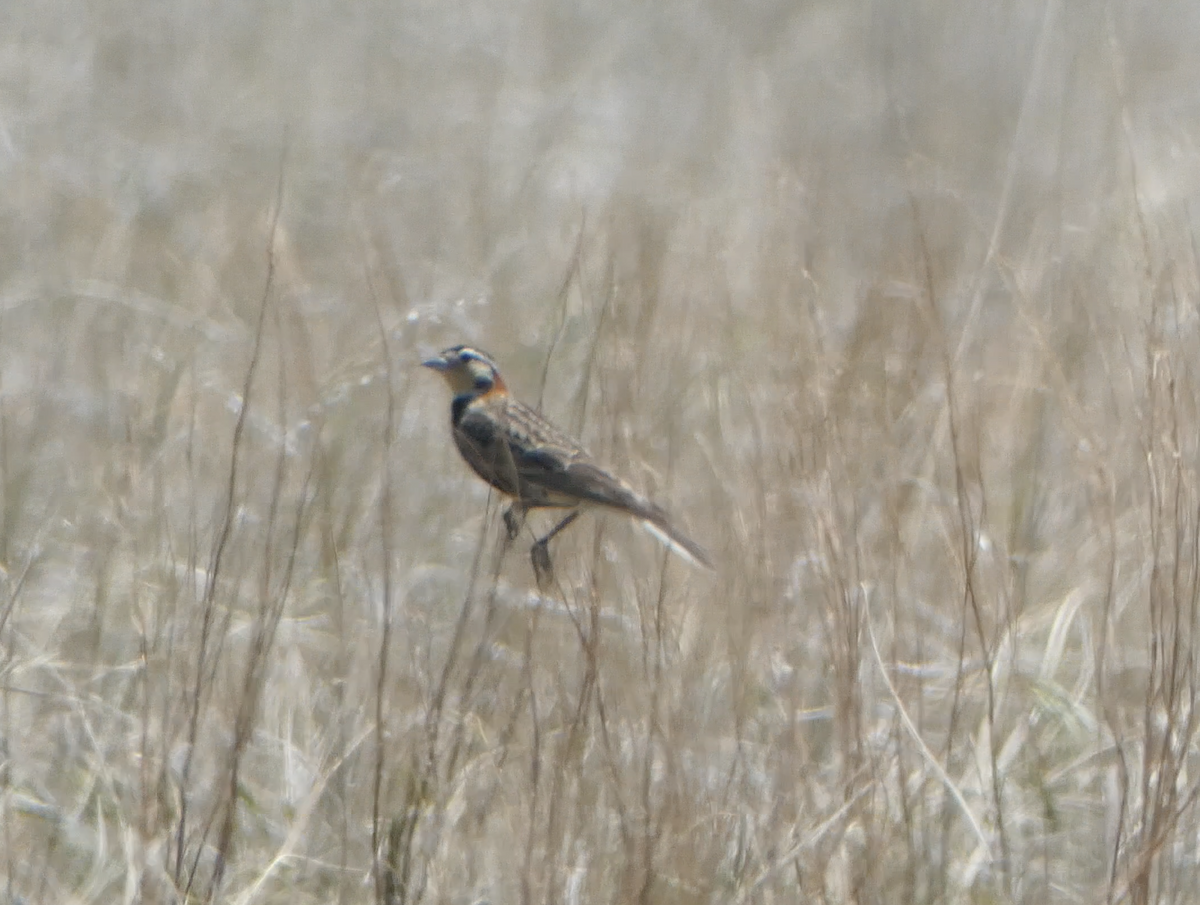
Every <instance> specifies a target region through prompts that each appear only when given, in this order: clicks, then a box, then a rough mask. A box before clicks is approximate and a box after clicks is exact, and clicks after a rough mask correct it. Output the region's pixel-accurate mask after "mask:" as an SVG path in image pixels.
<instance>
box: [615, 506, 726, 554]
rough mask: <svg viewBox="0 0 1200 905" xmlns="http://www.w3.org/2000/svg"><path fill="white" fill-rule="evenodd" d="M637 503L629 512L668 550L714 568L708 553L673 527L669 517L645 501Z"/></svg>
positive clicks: (657, 507)
mask: <svg viewBox="0 0 1200 905" xmlns="http://www.w3.org/2000/svg"><path fill="white" fill-rule="evenodd" d="M637 503H638V504H639V505H637V506H636V507H632V506H631V507H630V509H631V511H632V512H633V514H634V515H636V516H637V517H638V518H640V519H641V520H642V524H643V525H645V526H646V530H647V531H649V532H650V533H651V534H653V535H654V536H655V537H656V538H658V539H659V540H660V541H661V542H662V543H663V544H664V545H665V546H666V548H667V549H668V550H670V551H671V552H672V553H674V554H675V555H677V556H681V557H683V558H684V559H686V560H688V561H690V562H692V563H695V564H696V565H701V566H704V568H706V569H711V568H714V567H713V561H712V557H711V556H709V555H708V551H707V550H705V549H704V548H703V547H702V546H700V545H699V544H698V543H696V542H695V541H694V540H692V539H691V538H690V537H688V536H687V535H686V534H684V533H683V532H682V531H680V530H679V529H678V528H677V527H675V525H674V523H673V522H672V521H671V518H670V516H668V515H667V513H666V512H664V511H663V510H662V508H661V507H659V506H656V505H655V504H654V503H652V502H650V501H649V500H645V499H639V500H638V501H637Z"/></svg>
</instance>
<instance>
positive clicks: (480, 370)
mask: <svg viewBox="0 0 1200 905" xmlns="http://www.w3.org/2000/svg"><path fill="white" fill-rule="evenodd" d="M421 364H422V365H423V366H424V367H427V368H432V369H433V370H435V371H437V372H438V373H440V374H441V375H442V377H443V378H445V380H446V383H448V384H450V390H451V391H452V392H453V393H454V395H455V396H463V395H472V396H482V395H483V394H484V393H491V392H493V391H499V392H506V388H505V386H504V381H503V380H502V379H501V378H500V372H499V371H498V370H496V365H495V362H493V361H492V360H491V358H489V357H488V356H487V354H486V353H484V352H480V351H479V350H478V349H473V348H471V347H470V346H451V347H450V348H449V349H446V350H444V351H443V352H442V354H441V355H438V356H436V357H434V358H427V359H426V360H425V361H423V362H421Z"/></svg>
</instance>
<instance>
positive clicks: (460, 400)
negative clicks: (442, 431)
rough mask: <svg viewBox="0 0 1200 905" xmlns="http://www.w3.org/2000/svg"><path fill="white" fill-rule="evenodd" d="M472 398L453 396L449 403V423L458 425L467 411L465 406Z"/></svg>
mask: <svg viewBox="0 0 1200 905" xmlns="http://www.w3.org/2000/svg"><path fill="white" fill-rule="evenodd" d="M474 398H475V397H474V396H455V397H454V400H453V401H452V402H451V403H450V423H451V424H458V422H459V421H460V420H461V419H462V416H463V412H465V411H466V410H467V406H468V405H470V404H471V400H472V399H474Z"/></svg>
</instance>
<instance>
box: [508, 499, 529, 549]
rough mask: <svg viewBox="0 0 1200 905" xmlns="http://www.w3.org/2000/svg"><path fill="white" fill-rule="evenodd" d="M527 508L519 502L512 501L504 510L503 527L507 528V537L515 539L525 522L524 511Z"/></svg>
mask: <svg viewBox="0 0 1200 905" xmlns="http://www.w3.org/2000/svg"><path fill="white" fill-rule="evenodd" d="M527 511H528V510H527V509H526V508H525V507H524V506H522V505H521V504H520V503H513V504H512V505H511V506H509V507H508V508H507V509H505V510H504V527H505V528H506V529H507V530H508V539H509V540H516V539H517V535H518V534H520V533H521V527H522V526H523V525H524V524H525V513H526V512H527Z"/></svg>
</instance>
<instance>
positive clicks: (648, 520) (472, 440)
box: [422, 346, 712, 577]
mask: <svg viewBox="0 0 1200 905" xmlns="http://www.w3.org/2000/svg"><path fill="white" fill-rule="evenodd" d="M422 364H423V365H424V366H425V367H427V368H432V369H433V370H435V371H438V372H439V373H440V374H441V375H442V377H444V378H445V380H446V383H448V384H449V385H450V389H451V391H452V392H453V393H454V401H453V402H451V404H450V425H451V430H452V432H453V434H454V443H455V445H456V446H457V447H458V451H459V452H460V453H461V454H462V457H463V458H464V459H465V460H466V461H467V464H468V465H470V466H471V468H473V469H474V470H475V473H476V474H478V475H479V476H480V477H481V478H483V479H484V480H485V481H487V482H488V483H489V484H491V485H492V486H493V487H495V488H496V489H497V490H499V491H500V492H501V493H503V494H505V495H506V496H508V497H510V498H512V500H513V502H512V505H511V506H509V508H508V509H507V510H506V511H505V513H504V524H505V525H506V527H507V528H508V534H509V537H511V538H515V537H516V536H517V534H518V533H519V532H520V530H521V525H522V524H523V523H524V520H525V513H526V512H528V511H529V510H530V509H538V508H555V509H570V510H571V511H570V512H569V513H568V514H567V516H566V517H565V518H564V519H562V521H560V522H559V523H558V524H557V525H555V526H554V528H552V529H551V530H550V532H549V533H548V534H546V535H545V536H544V537H542V538H540V539H539V540H538V541H537V542H536V543H535V544H534V545H533V548H532V550H531V551H530V554H531V557H532V559H533V566H534V570H535V571H536V572H537V573H538V575H539V577H540V576H541V575H542V574H544V573H549V572H550V554H549V551H548V548H547V544H548V543H549V542H550V539H551V538H552V537H554V536H555V535H556V534H558V533H559V532H560V531H562V530H563V529H564V528H566V527H567V526H568V525H570V524H571V523H572V522H573V521H575V519H577V518H578V517H579V513H580V510H581V509H582V508H583V507H595V506H599V507H603V508H605V509H614V510H617V511H619V512H625V513H628V514H629V515H632V516H633V517H634V518H636V519H640V520H641V521H642V522H643V523H644V524H645V525H646V527H648V528H649V529H650V530H651V531H652V532H653V533H654V534H655V535H656V536H657V537H658V538H659V539H660V540H662V541H663V542H664V543H665V544H666V545H667V546H668V547H669V548H670V549H671V550H672V551H674V552H675V553H678V554H679V555H681V556H683V557H685V558H687V559H690V560H692V561H694V562H698V563H700V564H701V565H703V566H707V567H708V568H710V569H711V568H712V560H711V559H709V556H708V554H707V553H706V552H705V550H704V548H703V547H701V546H700V545H699V544H697V543H696V542H695V541H693V540H692V539H691V538H689V537H688V536H687V535H686V534H684V533H683V532H682V531H680V530H679V529H678V528H677V527H675V525H674V524H673V523H672V521H671V519H670V517H669V516H668V515H667V513H666V512H665V511H663V509H662V508H661V507H659V506H657V505H656V504H654V503H653V502H651V501H650V500H648V499H646V498H645V497H644V496H641V495H639V494H638V493H636V492H635V491H634V490H633V489H632V488H631V487H630V486H629V485H628V484H626V483H625V482H624V481H622V480H620V479H619V478H616V477H614V476H613V475H611V474H609V473H608V472H607V471H605V470H604V469H602V468H600V467H599V466H598V465H596V463H595V462H593V461H592V458H591V456H589V455H588V454H587V452H586V451H584V449H583V447H582V446H580V445H579V443H578V442H576V441H575V440H573V439H572V438H571V437H569V436H568V435H567V434H565V433H564V432H563V431H561V430H559V429H558V428H557V427H555V426H554V425H553V424H551V423H550V422H549V421H547V420H546V419H545V418H543V417H542V416H541V415H540V414H538V413H537V412H536V411H534V410H533V409H531V408H530V407H529V406H527V405H525V404H524V403H522V402H518V401H517V400H516V399H514V398H513V397H512V396H510V395H509V392H508V387H506V386H505V384H504V380H503V379H502V378H501V377H500V372H499V371H498V370H497V369H496V365H495V363H494V362H493V361H492V360H491V358H489V357H488V356H487V355H485V354H484V353H483V352H480V351H479V350H478V349H473V348H471V347H470V346H451V347H450V348H449V349H446V350H445V351H444V352H442V354H441V355H439V356H437V357H436V358H430V359H428V360H427V361H424V362H422Z"/></svg>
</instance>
